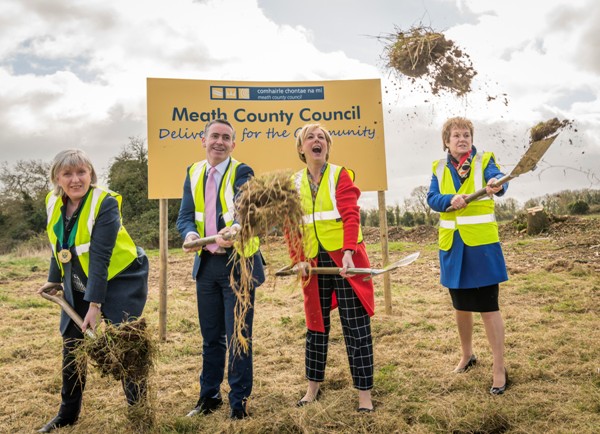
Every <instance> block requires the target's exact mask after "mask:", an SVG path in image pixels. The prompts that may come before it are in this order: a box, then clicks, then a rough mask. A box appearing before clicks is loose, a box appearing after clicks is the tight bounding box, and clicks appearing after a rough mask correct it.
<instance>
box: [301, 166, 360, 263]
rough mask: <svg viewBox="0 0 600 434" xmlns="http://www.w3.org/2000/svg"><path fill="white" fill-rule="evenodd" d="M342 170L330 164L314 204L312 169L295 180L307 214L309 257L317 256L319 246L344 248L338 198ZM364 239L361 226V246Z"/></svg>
mask: <svg viewBox="0 0 600 434" xmlns="http://www.w3.org/2000/svg"><path fill="white" fill-rule="evenodd" d="M342 169H343V167H342V166H336V165H333V164H328V165H327V168H326V169H325V172H323V177H322V179H321V183H320V184H319V189H318V190H317V195H316V197H315V200H314V201H313V198H312V192H311V189H310V183H309V180H308V169H303V170H301V171H299V172H297V173H296V174H295V175H294V177H293V182H294V185H295V187H296V190H297V191H298V193H299V194H300V199H301V202H302V209H303V211H304V213H305V214H304V216H303V217H302V221H303V228H302V229H303V242H304V254H305V256H306V257H307V258H314V257H315V256H317V253H318V251H319V243H320V244H321V245H322V246H323V248H325V250H327V251H334V250H339V249H341V248H342V247H343V244H344V231H343V228H344V225H343V222H342V218H341V215H340V212H339V210H338V208H337V200H336V197H335V192H336V189H337V183H338V180H339V177H340V173H341V171H342ZM362 240H363V236H362V230H361V229H360V227H359V231H358V240H357V242H358V243H360V242H362Z"/></svg>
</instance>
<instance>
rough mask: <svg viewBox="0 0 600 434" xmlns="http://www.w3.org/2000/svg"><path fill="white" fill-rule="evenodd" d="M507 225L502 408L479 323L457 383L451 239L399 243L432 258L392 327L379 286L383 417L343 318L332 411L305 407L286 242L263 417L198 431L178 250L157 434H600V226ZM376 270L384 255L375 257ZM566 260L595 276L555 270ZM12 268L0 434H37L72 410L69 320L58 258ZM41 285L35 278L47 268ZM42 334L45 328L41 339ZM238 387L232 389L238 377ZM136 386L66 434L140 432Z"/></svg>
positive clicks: (328, 389)
mask: <svg viewBox="0 0 600 434" xmlns="http://www.w3.org/2000/svg"><path fill="white" fill-rule="evenodd" d="M504 226H505V224H503V223H501V238H502V243H503V244H502V246H503V250H504V253H505V256H506V261H507V264H508V265H509V266H510V267H514V266H517V265H518V267H519V269H520V270H521V272H520V273H518V274H513V273H510V274H509V277H510V280H509V281H508V282H506V283H503V284H501V286H500V306H501V312H502V316H503V318H504V321H505V325H506V353H505V360H506V364H507V367H508V371H509V375H510V378H511V386H510V388H509V389H508V391H507V392H506V393H505V394H504V395H502V396H492V395H490V393H489V388H490V386H491V381H492V355H491V351H490V348H489V344H488V342H487V339H486V335H485V329H484V326H483V322H482V320H481V317H480V316H479V315H475V316H474V336H473V345H474V351H475V353H476V354H477V357H478V360H479V361H478V363H477V365H476V367H475V368H474V369H472V370H470V371H469V372H467V373H465V374H458V375H457V374H453V373H452V369H453V368H454V367H455V366H456V363H458V360H459V358H460V344H459V339H458V332H457V329H456V324H455V320H454V312H453V309H452V303H451V301H450V297H449V296H448V292H447V290H445V289H444V288H442V287H441V286H440V284H439V258H438V247H437V239H436V238H435V237H431V238H430V237H420V236H419V232H415V233H414V235H415V238H414V240H413V239H410V238H409V234H406V233H404V232H403V233H400V232H399V231H395V230H394V231H392V229H395V228H390V233H398V235H401V236H400V237H399V240H392V241H390V243H389V246H390V261H391V262H393V261H394V260H396V259H400V258H401V257H404V256H406V253H407V252H412V251H414V250H420V251H421V257H420V258H419V260H418V261H416V262H415V263H413V264H411V265H410V266H408V267H404V268H403V269H401V270H396V271H393V272H392V273H391V274H390V281H391V293H392V313H391V314H386V313H385V310H384V294H383V283H382V279H380V278H378V279H376V280H375V282H374V284H375V303H376V313H375V316H374V317H373V318H372V328H373V350H374V358H375V367H374V368H375V387H374V389H373V399H374V404H375V408H376V411H375V413H373V414H369V415H361V414H358V413H357V412H356V406H357V404H358V400H357V392H356V390H354V389H352V386H351V382H352V380H351V376H350V370H349V367H348V359H347V355H346V349H345V345H344V338H343V336H342V331H341V326H340V320H339V315H338V313H337V310H336V311H333V312H332V314H331V334H330V348H329V353H328V357H327V369H326V373H325V381H324V382H323V385H322V388H323V397H322V398H321V399H320V400H319V401H318V402H317V403H316V404H315V405H312V406H306V407H303V408H296V406H295V403H296V401H297V400H299V399H300V398H301V397H302V396H303V394H304V392H305V391H306V379H305V377H304V345H305V339H306V338H305V334H306V326H305V320H304V310H303V298H302V290H301V287H300V284H299V283H298V281H297V280H296V279H295V278H294V277H292V276H290V277H282V278H279V277H278V278H275V277H274V276H273V274H272V271H274V270H277V269H278V268H280V267H282V266H284V265H286V264H287V263H288V261H289V259H288V254H287V249H286V247H285V241H284V240H283V238H282V237H272V238H270V239H269V246H270V248H269V249H266V253H267V254H266V260H267V262H268V264H269V269H268V271H270V272H271V273H270V274H268V277H267V281H266V282H265V283H264V284H263V285H262V286H261V287H260V288H259V289H258V290H257V291H256V302H255V314H254V326H253V336H252V349H253V360H254V384H253V389H252V395H251V397H250V399H249V401H248V411H249V412H250V418H249V419H246V420H243V421H230V420H229V419H228V415H229V409H228V407H229V406H228V403H227V394H228V392H229V386H228V384H227V378H226V379H225V381H224V382H223V384H222V386H221V393H222V395H223V398H224V400H225V405H224V406H223V407H222V408H221V409H219V410H218V411H217V412H215V413H214V414H211V415H208V416H198V417H193V418H187V417H185V415H186V414H187V413H188V412H189V411H190V410H191V409H192V408H193V407H194V405H195V404H196V401H197V400H198V395H199V382H198V374H199V372H200V369H201V366H202V337H201V335H200V330H199V326H198V312H197V308H196V286H195V282H194V281H192V280H191V278H190V269H191V266H192V263H191V262H190V257H189V255H187V254H185V253H183V252H181V249H173V250H171V251H169V258H168V261H169V264H168V267H169V270H168V275H169V281H168V288H167V290H168V296H167V298H168V311H167V340H166V342H161V343H160V354H159V357H158V360H157V361H156V366H155V368H154V371H153V372H152V373H151V375H150V379H149V380H150V383H151V386H152V387H151V390H154V391H156V396H155V399H156V401H155V402H156V406H155V410H156V412H155V418H156V423H155V425H154V426H153V427H152V428H151V429H149V432H150V433H152V434H167V433H169V434H170V433H173V434H174V433H190V434H191V433H207V434H208V433H238V432H243V433H247V434H255V433H256V434H258V433H260V434H262V433H322V434H330V433H331V434H333V433H336V434H337V433H386V434H387V433H423V434H425V433H432V434H433V433H452V432H455V433H477V432H479V433H490V432H497V433H501V432H506V433H546V434H555V433H556V434H558V433H561V434H562V433H571V432H576V433H577V434H596V433H597V432H598V426H600V365H599V360H600V346H598V342H600V325H599V320H598V318H600V278H599V276H600V274H599V273H600V216H597V215H595V216H586V218H585V219H584V218H569V219H566V220H564V221H557V222H553V223H552V224H551V227H550V231H549V233H548V235H547V236H544V237H539V236H538V237H529V236H527V235H524V234H518V233H517V232H516V231H515V230H514V229H511V228H510V225H509V224H506V227H504ZM367 244H368V245H367V247H368V251H369V258H370V260H371V263H372V265H373V267H381V266H382V262H383V261H382V256H381V253H380V247H379V246H378V245H377V244H374V243H369V242H367ZM149 257H150V261H151V267H150V281H149V295H148V304H147V306H146V309H145V312H144V317H145V318H146V319H147V321H148V327H149V329H154V325H155V324H158V316H159V308H160V296H159V291H158V282H159V258H158V255H157V254H156V251H151V252H149ZM560 258H565V259H568V260H570V261H573V262H574V263H575V264H576V265H577V267H585V269H586V270H587V272H585V273H583V272H579V271H578V269H576V268H575V267H574V268H573V270H570V271H569V270H567V269H565V268H559V267H557V268H556V269H553V270H552V272H548V271H547V270H546V267H547V266H549V265H552V264H553V263H554V261H557V260H558V259H560ZM14 259H15V258H13V257H7V256H0V273H3V274H2V275H3V276H4V277H3V278H2V279H3V280H2V283H1V284H0V317H1V318H2V321H1V322H0V338H1V339H2V345H0V377H1V378H2V382H1V383H0V426H1V427H2V428H0V431H2V432H7V433H25V432H33V431H34V430H35V429H38V428H39V427H41V426H42V425H44V424H45V423H46V422H48V421H49V420H50V419H51V418H52V417H54V416H55V415H56V412H57V410H58V408H59V405H60V387H61V378H60V366H61V343H62V340H61V337H60V333H59V332H58V330H57V329H58V322H59V316H60V315H59V313H58V309H56V307H55V306H53V305H51V304H50V303H48V302H46V301H45V300H40V297H39V295H37V294H36V293H35V291H34V290H33V288H36V287H39V286H41V285H42V284H43V283H44V282H45V281H46V277H47V273H46V267H47V259H45V260H44V261H43V262H42V261H41V260H40V259H38V258H32V259H31V260H29V261H24V260H22V259H19V260H18V261H17V260H14ZM33 265H36V266H37V267H38V270H37V271H30V270H31V269H32V266H33ZM32 324H34V325H35V326H32ZM226 375H227V374H226ZM128 413H129V412H128V409H127V405H126V403H125V400H124V398H123V391H122V388H121V384H120V383H118V382H116V381H114V380H112V379H108V377H104V378H101V376H100V374H99V373H98V371H97V370H96V369H90V372H89V374H88V376H87V385H86V390H85V393H84V400H83V409H82V412H81V415H80V418H79V421H78V422H77V424H76V425H75V426H73V427H72V428H69V427H65V428H62V429H61V430H60V431H59V432H60V433H61V434H63V433H64V434H72V433H99V432H100V433H103V434H121V433H130V432H134V430H133V429H132V427H131V423H130V421H129V418H128Z"/></svg>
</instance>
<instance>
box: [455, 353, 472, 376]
mask: <svg viewBox="0 0 600 434" xmlns="http://www.w3.org/2000/svg"><path fill="white" fill-rule="evenodd" d="M476 364H477V356H476V355H475V354H472V355H471V357H469V361H468V362H467V364H466V365H465V366H463V367H462V368H456V369H455V370H454V373H455V374H463V373H465V372H467V371H468V370H469V369H471V368H472V367H473V366H475V365H476Z"/></svg>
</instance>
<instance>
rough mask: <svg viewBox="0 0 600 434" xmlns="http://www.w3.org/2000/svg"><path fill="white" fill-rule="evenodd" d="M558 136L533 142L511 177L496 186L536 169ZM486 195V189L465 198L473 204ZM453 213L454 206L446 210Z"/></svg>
mask: <svg viewBox="0 0 600 434" xmlns="http://www.w3.org/2000/svg"><path fill="white" fill-rule="evenodd" d="M557 136H558V134H555V135H553V136H550V137H548V138H547V139H543V140H538V141H536V142H533V143H532V144H531V146H530V147H529V149H527V152H525V155H523V156H522V157H521V160H519V162H518V163H517V165H516V166H515V168H514V169H513V170H512V172H510V174H509V175H505V176H503V177H502V178H500V179H498V180H496V186H499V185H502V184H505V183H507V182H508V181H510V180H511V179H514V178H516V177H517V176H519V175H522V174H524V173H527V172H529V171H531V170H533V169H535V166H536V165H537V163H538V162H539V161H540V160H541V158H542V157H543V156H544V154H545V153H546V151H547V150H548V148H549V147H550V145H551V144H552V142H554V140H555V139H556V137H557ZM485 194H486V192H485V188H482V189H480V190H477V191H476V192H475V193H472V194H470V195H468V196H467V197H466V198H465V202H467V203H469V202H472V201H474V200H476V199H479V198H480V197H483V196H485ZM451 211H455V208H454V207H453V206H449V207H448V208H446V212H451Z"/></svg>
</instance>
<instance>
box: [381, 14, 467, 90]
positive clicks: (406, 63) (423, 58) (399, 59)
mask: <svg viewBox="0 0 600 434" xmlns="http://www.w3.org/2000/svg"><path fill="white" fill-rule="evenodd" d="M387 39H388V45H387V46H386V49H385V52H386V56H387V62H388V63H387V66H388V67H390V68H392V69H393V70H395V71H396V72H398V73H399V74H402V75H405V76H408V77H411V78H412V80H413V82H414V81H415V79H417V78H421V77H426V79H427V81H428V82H429V84H430V85H431V89H432V92H433V94H434V95H437V94H438V93H439V92H440V91H441V90H446V91H449V92H453V93H455V94H456V95H457V96H462V95H464V94H466V93H468V92H470V91H471V81H472V80H473V77H475V75H476V74H477V71H475V69H474V68H473V65H472V63H471V61H470V59H469V56H468V55H467V54H466V53H465V52H464V51H462V50H461V49H460V48H458V47H457V46H456V45H455V44H454V42H453V41H451V40H449V39H446V37H445V36H444V35H443V34H442V33H439V32H435V31H434V30H432V29H431V28H429V27H424V26H418V27H412V28H411V29H410V30H408V31H403V30H398V31H397V32H396V34H394V35H391V36H389V37H388V38H387Z"/></svg>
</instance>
